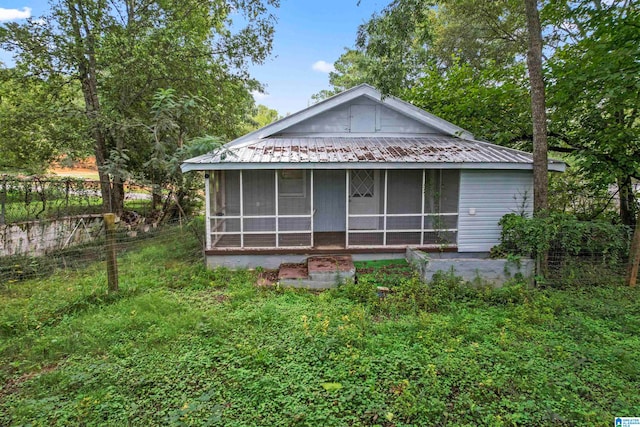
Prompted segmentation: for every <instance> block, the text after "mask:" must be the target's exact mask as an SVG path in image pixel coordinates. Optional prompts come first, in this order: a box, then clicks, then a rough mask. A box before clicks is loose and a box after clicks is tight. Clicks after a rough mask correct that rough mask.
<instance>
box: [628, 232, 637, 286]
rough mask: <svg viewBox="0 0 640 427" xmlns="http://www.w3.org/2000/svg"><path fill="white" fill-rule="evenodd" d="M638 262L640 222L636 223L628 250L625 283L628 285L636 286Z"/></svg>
mask: <svg viewBox="0 0 640 427" xmlns="http://www.w3.org/2000/svg"><path fill="white" fill-rule="evenodd" d="M638 264H640V223H636V229H635V231H634V232H633V240H632V241H631V250H630V251H629V265H628V266H627V283H628V284H629V286H631V287H634V286H636V281H637V280H638Z"/></svg>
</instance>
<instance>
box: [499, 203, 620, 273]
mask: <svg viewBox="0 0 640 427" xmlns="http://www.w3.org/2000/svg"><path fill="white" fill-rule="evenodd" d="M499 224H500V226H502V236H501V244H500V249H501V250H503V251H504V252H506V253H511V254H517V255H522V256H527V257H536V256H538V255H539V254H541V253H543V252H545V251H550V250H551V251H552V250H563V251H564V252H566V253H568V254H569V255H574V256H577V255H580V254H584V253H586V254H598V255H599V256H602V258H603V260H604V261H606V262H612V263H615V262H619V261H621V260H623V259H625V257H626V256H627V254H628V250H629V229H628V228H627V227H625V226H621V225H615V224H611V223H607V222H604V221H578V220H577V219H576V218H575V217H574V216H572V215H566V214H550V215H547V216H542V217H535V218H526V217H523V216H520V215H516V214H507V215H505V216H504V217H502V219H501V220H500V222H499Z"/></svg>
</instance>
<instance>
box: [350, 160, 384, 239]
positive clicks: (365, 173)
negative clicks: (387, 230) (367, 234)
mask: <svg viewBox="0 0 640 427" xmlns="http://www.w3.org/2000/svg"><path fill="white" fill-rule="evenodd" d="M379 208H380V171H378V170H372V169H356V170H351V171H350V175H349V215H371V214H378V213H380V212H379V210H380V209H379ZM379 223H380V219H379V218H378V217H364V218H363V217H360V218H352V219H350V220H349V229H351V230H377V229H378V224H379Z"/></svg>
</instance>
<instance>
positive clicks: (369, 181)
mask: <svg viewBox="0 0 640 427" xmlns="http://www.w3.org/2000/svg"><path fill="white" fill-rule="evenodd" d="M350 184H351V185H350V187H351V189H350V191H349V196H351V197H369V198H371V197H373V196H374V194H373V193H374V191H375V174H374V172H373V171H372V170H352V171H351V181H350Z"/></svg>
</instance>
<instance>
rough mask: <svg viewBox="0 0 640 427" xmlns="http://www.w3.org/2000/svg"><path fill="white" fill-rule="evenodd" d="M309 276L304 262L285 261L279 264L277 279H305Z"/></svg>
mask: <svg viewBox="0 0 640 427" xmlns="http://www.w3.org/2000/svg"><path fill="white" fill-rule="evenodd" d="M307 277H309V270H307V266H306V265H305V264H302V263H300V264H296V263H285V264H282V265H280V270H279V271H278V279H306V278H307Z"/></svg>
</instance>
